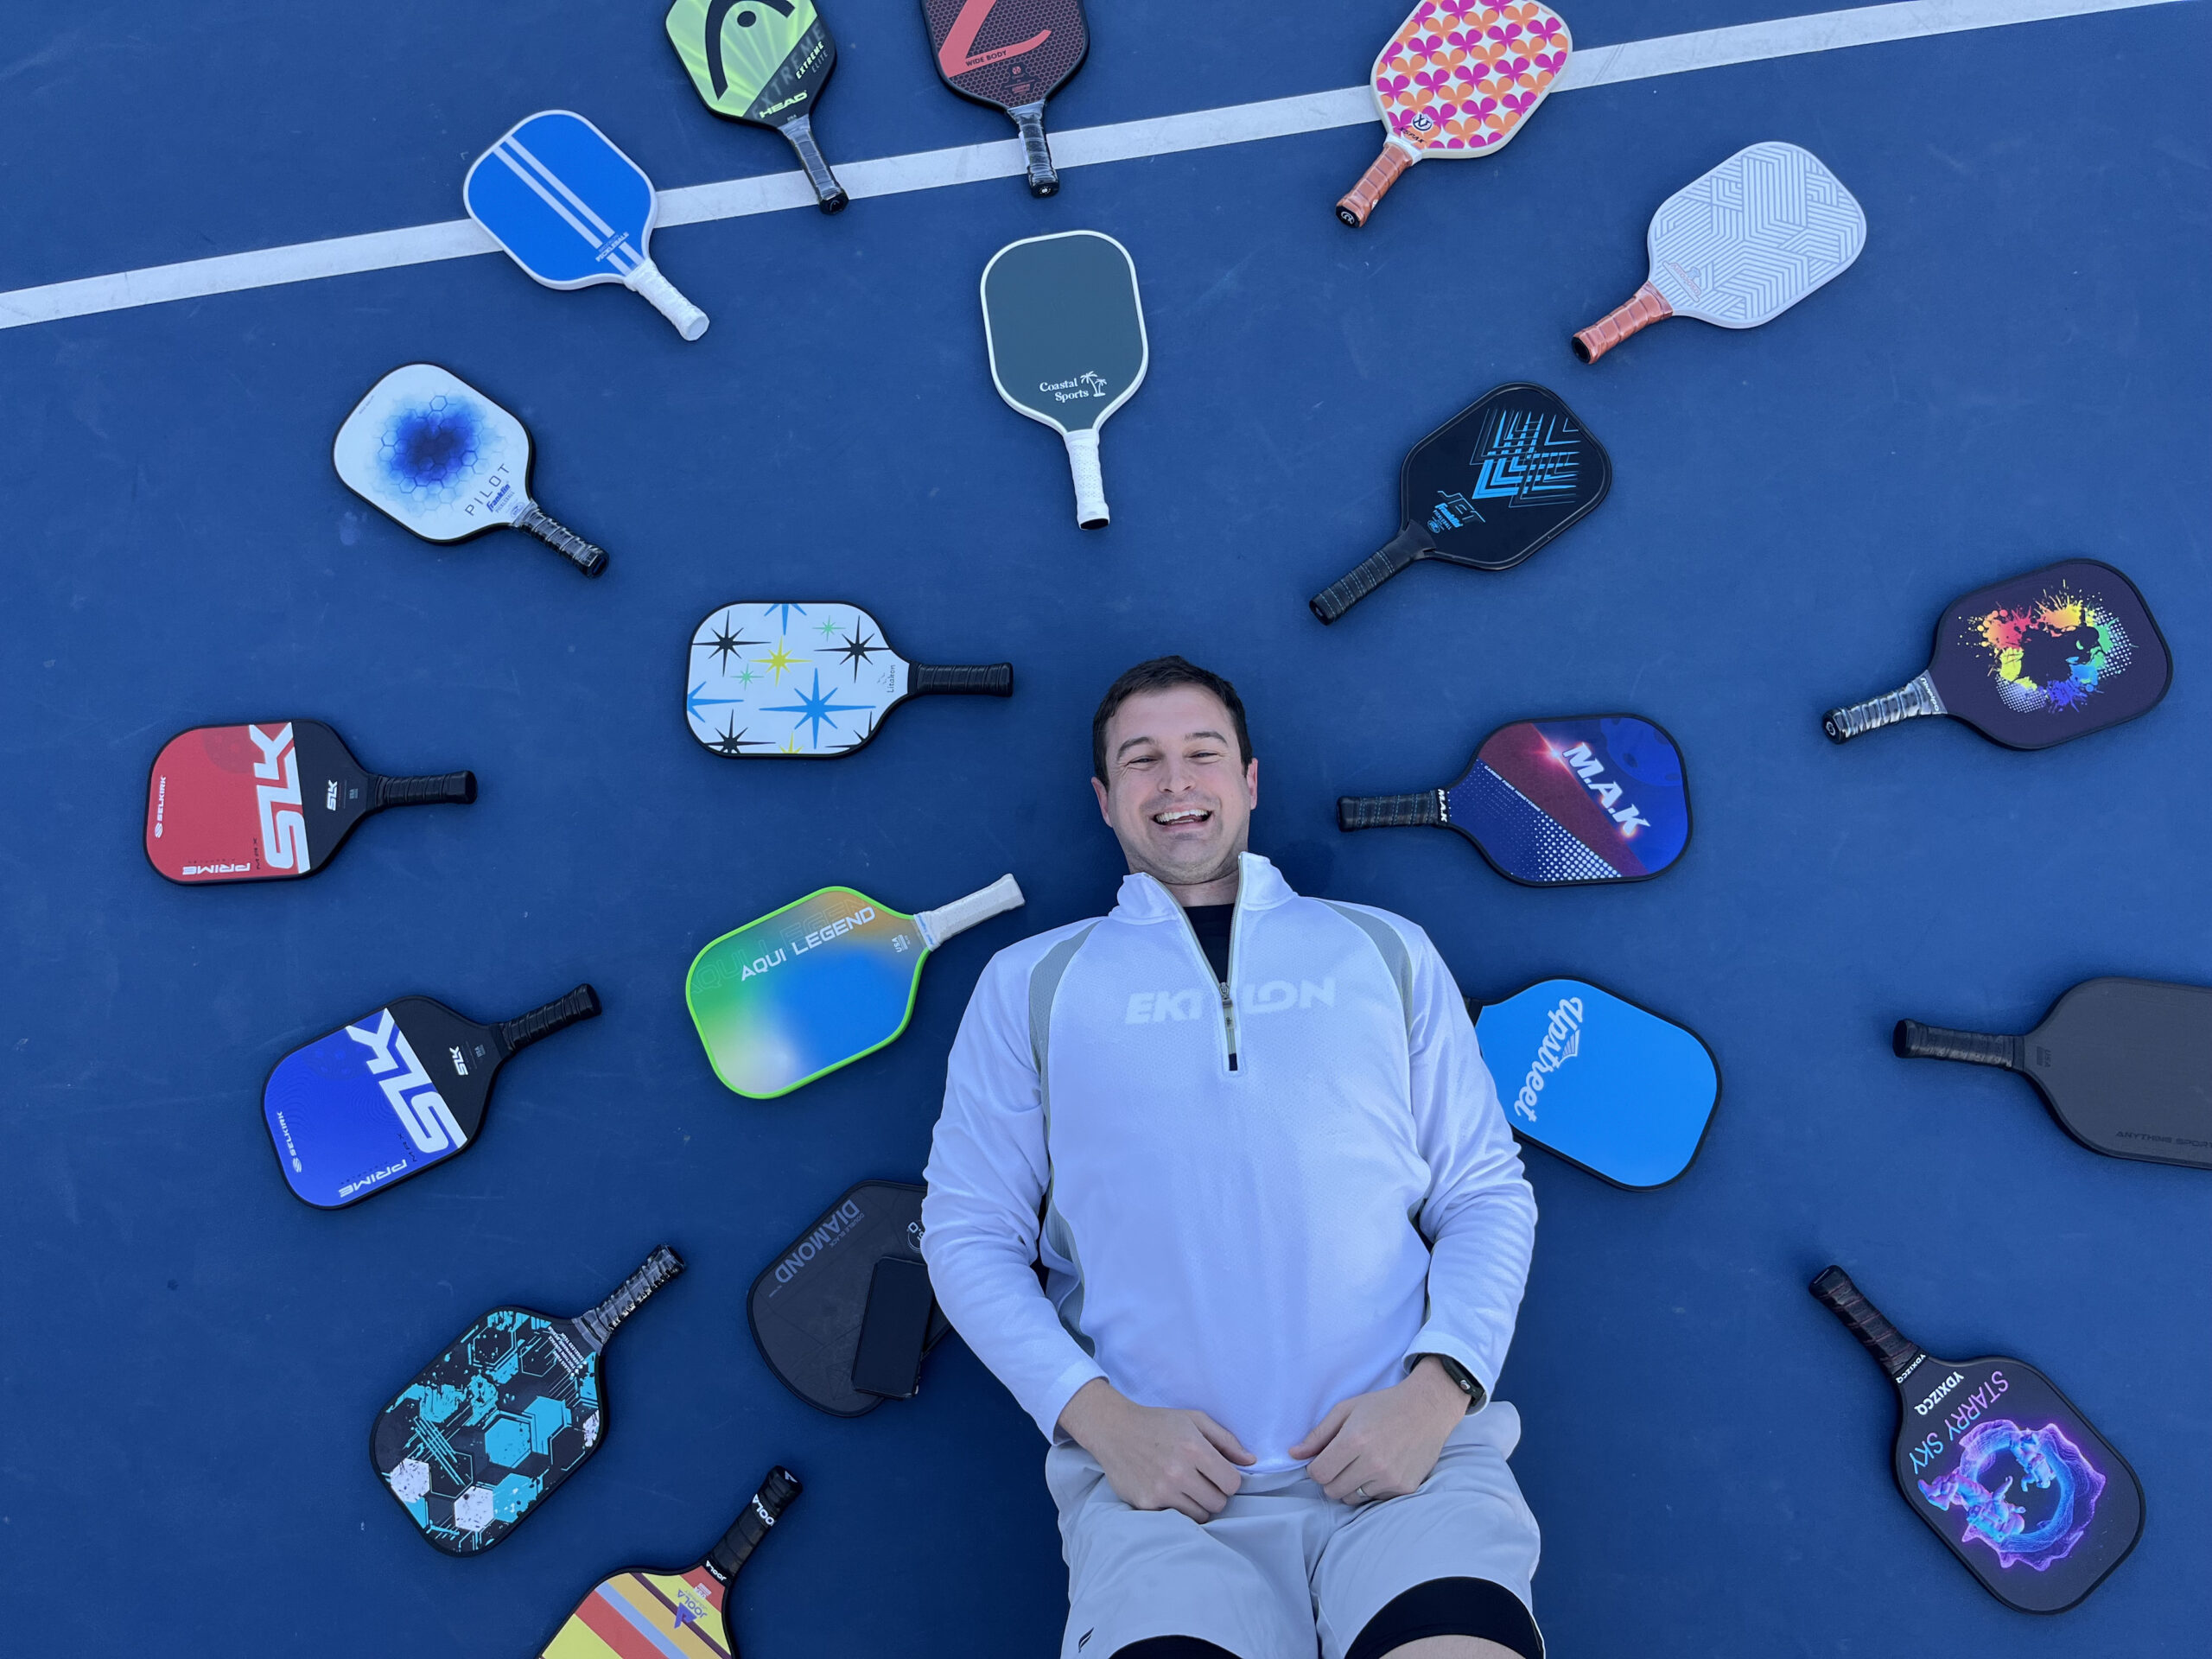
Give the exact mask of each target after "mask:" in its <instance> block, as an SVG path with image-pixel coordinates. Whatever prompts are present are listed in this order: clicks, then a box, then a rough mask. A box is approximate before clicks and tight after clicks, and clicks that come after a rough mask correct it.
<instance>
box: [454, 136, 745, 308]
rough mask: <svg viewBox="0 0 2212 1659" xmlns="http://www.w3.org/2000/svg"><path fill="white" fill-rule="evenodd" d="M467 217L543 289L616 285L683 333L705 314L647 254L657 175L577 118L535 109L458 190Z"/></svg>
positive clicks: (482, 159) (656, 205) (481, 160)
mask: <svg viewBox="0 0 2212 1659" xmlns="http://www.w3.org/2000/svg"><path fill="white" fill-rule="evenodd" d="M461 200H463V201H465V202H467V205H468V216H469V217H470V218H471V219H474V220H475V221H476V222H477V223H478V224H479V225H481V226H483V227H484V228H485V229H486V230H487V231H489V232H491V233H492V235H493V238H494V239H495V240H497V241H498V243H499V245H500V246H501V247H503V248H505V250H506V251H507V253H508V255H509V256H510V257H512V259H513V260H514V262H515V263H516V264H518V265H520V266H521V267H522V268H523V269H524V270H526V271H528V272H529V273H530V274H531V276H532V277H535V278H537V280H538V281H539V282H541V283H544V284H545V286H546V287H548V288H589V287H591V286H592V285H593V284H594V283H621V284H622V286H623V287H625V288H626V289H629V290H630V291H631V292H632V293H633V294H641V295H643V296H645V298H646V299H647V300H649V301H651V302H652V307H653V309H654V310H656V311H658V312H659V313H660V314H661V315H663V316H664V317H666V318H667V319H668V320H669V321H671V323H673V324H675V325H676V332H677V334H682V335H683V338H684V339H686V340H696V339H698V338H699V336H700V335H702V334H705V333H706V332H707V314H706V313H705V312H703V311H702V310H701V309H700V308H698V307H697V306H696V305H694V304H692V303H691V302H690V301H689V300H687V299H685V298H684V297H683V296H682V295H681V294H679V293H677V291H676V285H675V284H674V283H671V282H670V281H669V280H668V278H667V277H664V276H662V275H661V272H660V267H659V266H658V265H656V264H653V262H652V258H651V257H650V256H649V254H648V252H647V249H648V248H649V247H650V245H652V234H653V222H654V220H655V219H658V217H659V214H660V200H659V198H658V197H657V196H656V195H654V194H653V181H652V180H651V179H649V178H647V177H646V176H645V172H644V170H643V169H642V168H639V166H638V164H637V163H636V162H633V161H632V160H631V159H630V158H629V157H628V156H625V155H624V154H623V153H622V152H621V151H620V150H619V149H616V148H615V147H614V144H613V140H611V139H610V138H608V137H607V135H606V134H605V133H603V132H601V130H599V129H598V128H597V127H595V126H594V125H592V124H591V123H590V122H588V121H587V120H585V119H584V118H583V117H582V116H581V115H576V114H574V113H572V112H571V111H568V110H541V111H539V112H538V113H537V114H536V115H533V116H530V117H527V118H524V119H523V120H521V121H518V122H517V123H516V124H514V125H513V126H512V128H510V129H509V130H508V131H507V132H506V134H505V137H502V138H501V139H500V140H499V143H496V144H493V146H492V148H491V149H487V150H486V151H485V152H484V153H483V154H482V155H481V156H478V157H477V158H476V160H475V161H474V162H473V163H472V164H471V165H470V167H469V169H468V176H467V179H465V180H463V181H462V182H461Z"/></svg>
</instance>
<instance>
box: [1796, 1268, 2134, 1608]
mask: <svg viewBox="0 0 2212 1659" xmlns="http://www.w3.org/2000/svg"><path fill="white" fill-rule="evenodd" d="M1811 1289H1812V1293H1813V1296H1814V1299H1815V1300H1817V1301H1818V1302H1819V1303H1820V1304H1821V1306H1823V1307H1825V1308H1827V1310H1828V1311H1829V1312H1830V1313H1834V1315H1835V1316H1836V1318H1838V1319H1841V1320H1842V1321H1843V1323H1844V1325H1845V1326H1846V1328H1847V1329H1848V1330H1849V1331H1850V1332H1851V1334H1852V1335H1853V1336H1854V1337H1856V1338H1859V1343H1860V1344H1861V1345H1862V1346H1864V1347H1865V1349H1866V1351H1867V1352H1868V1353H1870V1354H1872V1355H1873V1357H1874V1358H1875V1360H1876V1361H1877V1362H1878V1363H1879V1364H1880V1365H1881V1368H1882V1370H1883V1371H1884V1372H1885V1374H1886V1375H1887V1376H1888V1377H1889V1379H1890V1381H1891V1383H1895V1384H1896V1385H1897V1444H1896V1446H1895V1447H1894V1449H1893V1450H1892V1452H1891V1473H1892V1474H1894V1475H1895V1476H1896V1478H1897V1491H1898V1493H1899V1495H1900V1496H1902V1497H1904V1501H1905V1503H1906V1506H1907V1507H1908V1508H1910V1510H1912V1512H1913V1513H1914V1514H1915V1515H1916V1516H1919V1517H1920V1518H1921V1519H1922V1520H1923V1521H1925V1522H1927V1523H1928V1525H1929V1530H1931V1531H1932V1532H1934V1533H1935V1535H1936V1536H1937V1537H1938V1538H1941V1539H1942V1541H1943V1543H1944V1545H1945V1547H1946V1548H1948V1549H1949V1550H1950V1552H1951V1554H1954V1555H1955V1556H1957V1557H1958V1558H1959V1560H1961V1561H1963V1562H1965V1563H1966V1566H1967V1570H1968V1571H1969V1572H1971V1573H1973V1574H1974V1577H1975V1578H1977V1579H1979V1580H1980V1581H1981V1584H1982V1587H1983V1588H1984V1589H1986V1590H1987V1591H1988V1592H1989V1593H1990V1594H1991V1595H1993V1596H1995V1597H1996V1598H1997V1599H1998V1600H1999V1601H2001V1602H2003V1603H2004V1604H2005V1605H2006V1606H2008V1607H2017V1608H2018V1609H2019V1610H2020V1611H2022V1612H2024V1613H2062V1612H2064V1611H2066V1610H2067V1609H2068V1608H2069V1607H2072V1606H2074V1605H2076V1604H2078V1603H2079V1602H2080V1601H2081V1600H2082V1598H2083V1597H2085V1596H2087V1595H2088V1593H2089V1592H2091V1591H2092V1590H2094V1589H2095V1588H2096V1587H2097V1586H2099V1585H2101V1584H2102V1583H2103V1582H2104V1581H2105V1580H2106V1579H2107V1577H2108V1576H2110V1574H2111V1573H2112V1570H2113V1568H2114V1567H2118V1566H2119V1565H2120V1562H2122V1561H2123V1560H2126V1559H2127V1552H2128V1551H2130V1550H2131V1549H2133V1548H2135V1541H2136V1540H2137V1539H2138V1538H2140V1537H2141V1536H2142V1535H2143V1488H2142V1486H2141V1485H2140V1484H2139V1483H2138V1482H2137V1480H2136V1478H2135V1471H2134V1470H2133V1469H2131V1468H2129V1467H2128V1465H2127V1459H2125V1458H2123V1457H2121V1456H2120V1453H2119V1452H2118V1451H2117V1450H2115V1449H2114V1448H2113V1445H2112V1443H2111V1442H2110V1441H2109V1440H2106V1439H2105V1437H2104V1436H2103V1435H2101V1434H2100V1433H2097V1431H2096V1429H2095V1428H2094V1427H2093V1426H2092V1425H2091V1424H2090V1422H2089V1421H2088V1418H2086V1417H2084V1416H2082V1414H2081V1412H2080V1411H2079V1410H2078V1409H2076V1408H2075V1405H2074V1402H2072V1401H2070V1400H2069V1399H2068V1398H2067V1397H2066V1396H2065V1395H2063V1394H2061V1393H2060V1392H2059V1391H2058V1389H2057V1388H2056V1386H2055V1385H2054V1384H2053V1383H2052V1382H2051V1381H2050V1378H2049V1377H2047V1376H2044V1374H2043V1373H2042V1372H2041V1371H2038V1370H2036V1368H2035V1367H2034V1366H2032V1365H2030V1364H2028V1363H2026V1362H2025V1361H2023V1360H2018V1359H2010V1358H2003V1357H1999V1358H1993V1359H1959V1360H1952V1359H1938V1358H1936V1357H1935V1356H1934V1355H1932V1354H1929V1353H1928V1352H1926V1351H1923V1349H1922V1348H1921V1347H1920V1345H1919V1344H1917V1343H1915V1342H1913V1341H1911V1340H1910V1339H1909V1338H1905V1337H1903V1336H1900V1335H1899V1334H1898V1333H1897V1327H1896V1326H1895V1325H1891V1323H1890V1322H1889V1320H1887V1319H1885V1318H1883V1317H1882V1314H1881V1313H1880V1311H1879V1310H1878V1309H1877V1308H1876V1307H1875V1306H1874V1305H1873V1304H1872V1302H1870V1301H1868V1300H1866V1296H1865V1294H1863V1293H1862V1292H1861V1291H1860V1290H1859V1287H1858V1286H1856V1285H1854V1284H1853V1283H1852V1282H1851V1275H1850V1274H1847V1273H1846V1272H1844V1270H1843V1269H1842V1268H1834V1267H1832V1268H1827V1269H1825V1270H1824V1271H1823V1272H1822V1273H1821V1274H1820V1276H1819V1277H1818V1278H1816V1279H1815V1280H1814V1281H1813V1282H1812V1286H1811ZM2028 1306H2031V1307H2032V1306H2034V1302H2033V1300H2032V1299H2031V1300H2030V1301H2029V1303H2028Z"/></svg>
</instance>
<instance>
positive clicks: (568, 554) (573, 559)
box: [515, 501, 607, 576]
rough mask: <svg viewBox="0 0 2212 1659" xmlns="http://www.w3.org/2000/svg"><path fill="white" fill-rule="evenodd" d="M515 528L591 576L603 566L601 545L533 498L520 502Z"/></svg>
mask: <svg viewBox="0 0 2212 1659" xmlns="http://www.w3.org/2000/svg"><path fill="white" fill-rule="evenodd" d="M515 528H516V529H517V530H526V531H529V532H530V533H531V535H533V536H535V537H537V539H538V540H539V541H541V542H543V543H545V545H546V546H548V547H550V548H551V549H552V550H554V551H555V552H556V553H558V554H559V555H560V556H562V557H563V558H564V559H566V560H568V562H569V563H570V564H573V565H575V567H576V569H579V570H581V571H582V572H583V573H584V575H588V576H595V575H598V574H599V573H600V572H601V571H602V570H604V569H607V550H606V549H605V548H603V547H595V546H594V545H593V544H592V543H589V542H588V541H586V540H584V538H583V537H581V536H579V535H577V534H576V532H575V531H573V530H570V529H569V527H568V526H567V525H566V524H562V523H560V522H559V521H558V520H556V519H555V518H553V517H552V515H551V514H550V513H548V512H546V511H545V509H544V508H543V507H541V506H539V505H537V502H535V501H531V502H527V503H525V504H524V507H523V510H522V517H521V518H518V519H516V520H515Z"/></svg>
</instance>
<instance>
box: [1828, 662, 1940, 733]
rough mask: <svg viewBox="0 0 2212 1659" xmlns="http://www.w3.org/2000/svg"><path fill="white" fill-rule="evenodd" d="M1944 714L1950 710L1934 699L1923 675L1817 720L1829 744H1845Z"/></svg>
mask: <svg viewBox="0 0 2212 1659" xmlns="http://www.w3.org/2000/svg"><path fill="white" fill-rule="evenodd" d="M1948 713H1950V710H1949V709H1946V708H1944V707H1943V699H1942V697H1941V696H1937V695H1936V682H1935V681H1934V680H1932V679H1930V678H1929V677H1928V676H1927V675H1926V674H1918V675H1915V676H1914V677H1913V680H1912V683H1910V685H1904V686H1900V687H1899V688H1898V689H1897V690H1895V691H1891V692H1888V693H1886V694H1885V695H1884V696H1878V697H1869V698H1868V699H1867V700H1866V702H1854V703H1853V704H1852V705H1851V706H1850V707H1849V708H1848V709H1829V710H1828V711H1827V714H1825V715H1821V730H1822V731H1824V732H1826V733H1827V734H1828V741H1829V742H1831V743H1848V742H1849V741H1851V740H1852V739H1853V738H1854V737H1857V736H1859V734H1861V733H1862V732H1875V731H1879V730H1880V729H1881V728H1883V727H1885V726H1894V725H1896V724H1897V721H1901V720H1916V719H1918V718H1919V717H1921V716H1922V715H1946V714H1948Z"/></svg>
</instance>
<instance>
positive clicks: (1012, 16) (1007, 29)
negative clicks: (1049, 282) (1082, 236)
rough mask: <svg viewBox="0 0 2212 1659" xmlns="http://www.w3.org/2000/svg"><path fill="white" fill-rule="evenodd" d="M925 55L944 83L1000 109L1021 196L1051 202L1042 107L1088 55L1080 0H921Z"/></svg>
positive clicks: (1054, 182) (1053, 179) (1054, 183)
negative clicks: (1015, 140) (1018, 167)
mask: <svg viewBox="0 0 2212 1659" xmlns="http://www.w3.org/2000/svg"><path fill="white" fill-rule="evenodd" d="M922 19H923V21H924V22H925V23H927V24H928V25H929V31H930V50H931V52H932V53H934V54H936V57H937V72H938V75H939V76H941V77H942V78H943V79H944V84H945V85H946V86H950V87H951V88H952V90H953V91H954V92H957V93H959V94H960V96H961V97H963V98H965V99H972V100H973V101H974V102H976V103H977V104H988V105H990V106H991V107H992V108H993V109H995V110H1003V111H1006V113H1007V116H1008V117H1009V118H1011V119H1012V120H1013V122H1014V127H1015V128H1016V130H1019V131H1020V134H1021V149H1022V154H1023V156H1025V158H1026V159H1027V162H1028V164H1029V194H1031V195H1033V196H1052V195H1058V194H1059V189H1060V175H1059V174H1058V172H1057V171H1055V170H1054V168H1053V167H1052V146H1051V145H1050V144H1048V143H1046V141H1045V100H1046V99H1048V98H1050V97H1052V94H1053V93H1054V92H1058V91H1059V90H1060V88H1061V87H1062V86H1065V85H1066V84H1067V80H1068V78H1069V77H1070V76H1071V75H1072V74H1074V73H1075V72H1076V71H1077V69H1079V68H1081V67H1083V59H1084V54H1085V53H1087V52H1088V51H1090V24H1089V23H1088V22H1086V21H1085V20H1084V15H1083V0H922Z"/></svg>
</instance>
